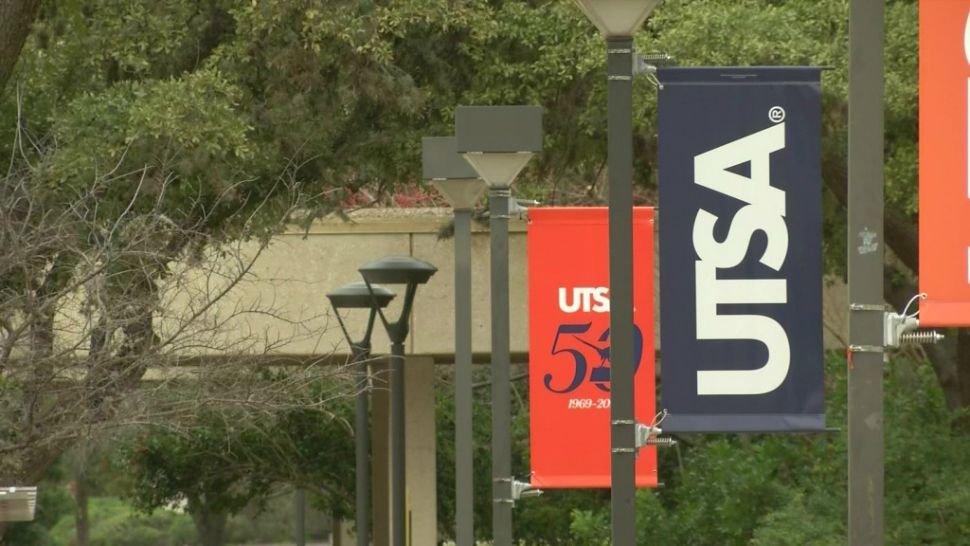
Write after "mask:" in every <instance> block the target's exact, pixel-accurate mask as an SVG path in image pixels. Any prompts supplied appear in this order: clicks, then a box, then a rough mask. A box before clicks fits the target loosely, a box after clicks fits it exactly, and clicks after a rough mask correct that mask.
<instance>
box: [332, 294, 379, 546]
mask: <svg viewBox="0 0 970 546" xmlns="http://www.w3.org/2000/svg"><path fill="white" fill-rule="evenodd" d="M327 299H329V300H330V305H331V306H332V307H333V310H334V315H336V316H337V323H339V324H340V329H341V330H342V331H343V333H344V337H345V338H346V339H347V344H348V345H350V354H351V360H352V361H353V362H354V364H355V365H356V367H357V384H356V388H357V411H356V415H355V421H356V423H355V428H354V442H355V451H356V460H357V461H356V462H357V484H356V485H357V498H356V502H357V512H356V517H357V546H368V544H370V533H369V530H370V528H369V527H368V525H369V520H370V511H369V506H370V505H369V503H370V465H368V464H367V461H368V458H367V456H368V454H369V452H370V442H369V432H368V429H369V427H368V419H367V406H368V398H369V397H368V390H367V358H368V357H369V356H370V347H371V345H370V336H371V333H372V332H373V331H374V319H376V318H377V310H378V309H379V308H381V309H382V308H384V307H387V304H388V303H390V302H391V300H392V299H394V292H391V291H390V290H388V289H387V288H384V287H383V286H374V287H373V294H372V293H371V290H369V289H368V288H367V285H366V284H364V283H362V282H354V283H350V284H345V285H344V286H341V287H340V288H337V289H335V290H331V291H330V292H328V293H327ZM343 309H370V316H369V318H368V319H367V329H366V330H364V337H362V338H361V339H360V341H354V339H353V338H352V337H351V336H350V332H349V331H348V330H347V325H346V324H344V320H343V318H342V317H341V316H340V311H341V310H343Z"/></svg>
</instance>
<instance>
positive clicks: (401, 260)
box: [358, 256, 438, 546]
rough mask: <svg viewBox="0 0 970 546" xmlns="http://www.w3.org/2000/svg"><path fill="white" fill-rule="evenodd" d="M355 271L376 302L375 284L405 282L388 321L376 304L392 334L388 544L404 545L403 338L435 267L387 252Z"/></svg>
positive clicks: (387, 328) (385, 327) (394, 545)
mask: <svg viewBox="0 0 970 546" xmlns="http://www.w3.org/2000/svg"><path fill="white" fill-rule="evenodd" d="M358 271H360V274H361V276H362V277H363V278H364V283H365V284H366V286H367V288H369V289H370V290H371V295H372V297H373V298H374V301H375V302H377V301H378V300H377V298H378V295H377V291H376V287H375V286H374V285H375V284H378V283H380V284H403V285H406V287H407V288H406V290H405V293H404V303H403V305H402V307H401V314H400V316H399V317H398V319H397V320H396V321H394V322H389V321H388V320H387V317H385V316H384V311H383V310H382V309H381V307H380V306H377V314H378V315H379V316H380V317H381V322H382V323H383V324H384V329H385V330H387V337H389V338H391V377H390V382H391V544H392V545H393V546H404V528H405V523H406V521H407V517H406V514H405V511H404V499H405V490H404V487H405V485H404V471H405V467H404V464H405V454H404V341H405V340H406V339H407V337H408V333H409V331H410V325H409V324H408V321H409V320H410V317H411V306H412V304H413V303H414V295H415V294H416V293H417V291H418V285H419V284H425V283H427V282H428V279H430V278H431V276H432V275H434V274H435V272H436V271H438V268H436V267H435V266H433V265H431V264H429V263H427V262H423V261H421V260H417V259H415V258H412V257H410V256H388V257H384V258H380V259H378V260H374V261H373V262H370V263H367V264H364V265H362V266H361V267H360V268H359V269H358Z"/></svg>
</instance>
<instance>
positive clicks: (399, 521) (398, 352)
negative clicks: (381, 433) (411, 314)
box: [391, 318, 407, 546]
mask: <svg viewBox="0 0 970 546" xmlns="http://www.w3.org/2000/svg"><path fill="white" fill-rule="evenodd" d="M404 320H406V318H405V319H404ZM405 462H406V461H405V453H404V341H403V340H401V341H394V342H392V343H391V544H393V545H394V546H404V544H405V542H404V537H405V534H404V530H405V527H406V523H405V522H406V521H407V516H406V514H405V513H404V508H405V501H404V497H405V490H404V472H405Z"/></svg>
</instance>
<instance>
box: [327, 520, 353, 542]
mask: <svg viewBox="0 0 970 546" xmlns="http://www.w3.org/2000/svg"><path fill="white" fill-rule="evenodd" d="M355 544H357V535H356V534H355V533H354V521H353V520H350V519H338V518H333V530H332V531H331V532H330V546H354V545H355Z"/></svg>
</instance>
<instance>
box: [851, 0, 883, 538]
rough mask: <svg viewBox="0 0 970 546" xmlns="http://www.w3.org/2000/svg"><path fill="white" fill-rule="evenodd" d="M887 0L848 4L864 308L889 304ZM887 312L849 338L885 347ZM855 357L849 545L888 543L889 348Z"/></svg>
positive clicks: (860, 320) (856, 249)
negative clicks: (886, 297)
mask: <svg viewBox="0 0 970 546" xmlns="http://www.w3.org/2000/svg"><path fill="white" fill-rule="evenodd" d="M883 4H884V3H883V0H852V2H851V4H850V7H849V230H848V237H849V241H848V254H849V255H848V266H849V302H850V303H853V304H861V305H857V306H856V307H857V308H871V307H868V306H880V305H882V304H883V302H884V299H883V248H884V247H883V19H884V5H883ZM863 306H865V307H863ZM882 318H883V315H882V313H881V312H875V311H861V310H860V311H851V312H850V318H849V344H850V345H851V346H852V347H856V348H866V349H869V348H882V344H883V340H882V336H883V325H882ZM852 347H850V351H851V350H852ZM850 355H851V361H850V362H851V365H850V366H849V374H848V375H849V379H848V385H849V416H848V421H849V544H850V545H852V546H862V545H865V546H874V545H880V544H882V543H883V531H882V528H883V482H884V471H883V401H882V400H883V394H882V389H883V385H882V374H883V353H882V352H881V351H874V350H859V351H857V352H855V353H850Z"/></svg>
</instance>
